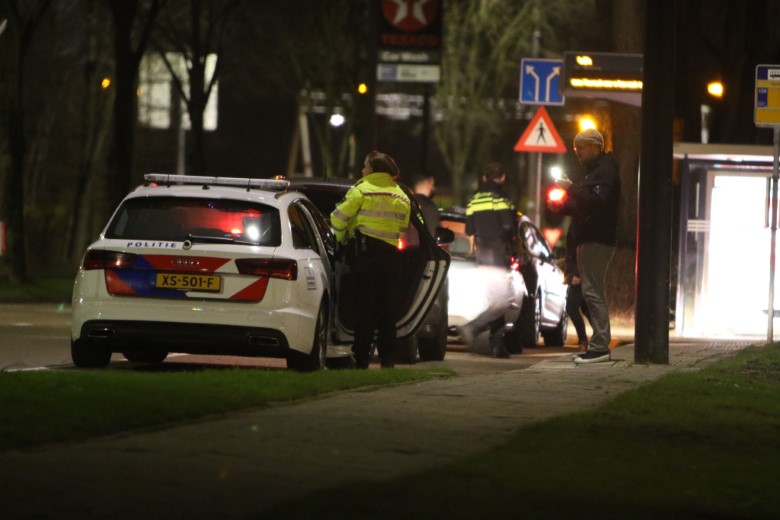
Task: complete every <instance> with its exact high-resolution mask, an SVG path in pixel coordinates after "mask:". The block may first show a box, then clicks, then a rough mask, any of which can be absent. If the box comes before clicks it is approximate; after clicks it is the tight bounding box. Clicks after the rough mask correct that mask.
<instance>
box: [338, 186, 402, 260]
mask: <svg viewBox="0 0 780 520" xmlns="http://www.w3.org/2000/svg"><path fill="white" fill-rule="evenodd" d="M411 211H412V209H411V203H410V202H409V197H407V196H406V194H405V193H404V192H403V190H402V189H401V188H400V187H399V186H398V184H396V182H395V181H394V180H393V177H392V176H391V175H390V174H389V173H382V172H374V173H371V174H369V175H366V176H365V177H363V178H362V179H360V180H359V181H357V182H356V183H355V185H354V186H352V187H351V188H350V189H349V191H347V194H346V196H345V197H344V200H342V201H341V202H339V204H338V206H336V209H335V210H333V213H331V214H330V222H331V225H332V226H333V230H334V232H335V234H336V240H338V241H339V242H341V243H342V244H346V243H347V240H349V238H351V237H352V236H354V234H355V230H360V232H361V233H362V234H364V235H366V236H369V237H373V238H377V239H379V240H383V241H385V242H387V243H388V244H390V245H392V246H397V245H398V239H399V238H400V237H401V236H402V235H403V234H404V232H405V231H406V227H407V226H408V225H409V215H410V214H411Z"/></svg>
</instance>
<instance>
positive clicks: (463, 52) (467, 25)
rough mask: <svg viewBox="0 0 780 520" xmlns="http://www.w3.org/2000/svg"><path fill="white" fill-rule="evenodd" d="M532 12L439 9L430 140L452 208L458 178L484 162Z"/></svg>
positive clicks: (492, 2)
mask: <svg viewBox="0 0 780 520" xmlns="http://www.w3.org/2000/svg"><path fill="white" fill-rule="evenodd" d="M535 8H536V3H535V2H525V3H523V4H521V5H518V3H517V2H512V1H508V0H506V1H504V0H479V1H473V2H448V3H447V4H445V14H444V23H445V27H446V31H445V37H444V55H443V63H442V67H443V71H444V72H443V74H442V77H443V79H442V82H441V84H440V85H439V88H438V91H437V96H436V97H437V104H438V107H439V109H440V110H441V111H442V114H443V118H442V121H441V122H440V123H439V124H437V125H436V126H435V128H434V135H435V138H436V141H437V142H438V144H439V147H440V148H441V150H442V154H443V156H444V159H445V161H446V163H447V166H448V167H449V168H450V171H451V172H452V193H453V198H454V200H455V201H456V203H462V202H463V200H464V186H463V180H464V176H465V175H467V174H468V173H469V172H471V171H474V169H475V168H476V167H477V166H478V165H481V164H484V162H485V161H487V160H488V158H489V155H490V153H491V146H492V141H493V140H494V139H495V138H496V136H497V135H498V134H499V132H500V131H501V130H502V128H503V127H502V120H503V119H504V118H505V116H504V111H503V110H502V109H501V107H502V106H504V104H503V103H502V101H503V99H504V98H505V97H506V91H507V88H508V86H509V85H510V84H511V82H512V81H513V80H514V81H516V79H515V78H516V77H517V70H518V66H519V62H520V57H521V56H522V54H523V50H526V49H527V48H528V46H529V44H530V41H531V34H532V32H533V30H534V23H533V20H534V17H535V16H536V14H535ZM537 14H538V12H537Z"/></svg>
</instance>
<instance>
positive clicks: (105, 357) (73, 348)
mask: <svg viewBox="0 0 780 520" xmlns="http://www.w3.org/2000/svg"><path fill="white" fill-rule="evenodd" d="M70 357H71V359H72V360H73V364H74V365H76V366H77V367H79V368H105V367H106V366H108V362H109V361H111V351H110V350H109V349H107V348H105V347H101V346H99V345H95V344H94V343H91V342H89V341H85V340H83V339H77V340H76V341H72V340H71V342H70Z"/></svg>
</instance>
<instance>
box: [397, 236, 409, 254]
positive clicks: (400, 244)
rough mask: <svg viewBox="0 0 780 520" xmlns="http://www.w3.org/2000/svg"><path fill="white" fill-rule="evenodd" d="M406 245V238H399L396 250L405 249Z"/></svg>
mask: <svg viewBox="0 0 780 520" xmlns="http://www.w3.org/2000/svg"><path fill="white" fill-rule="evenodd" d="M406 246H407V244H406V240H404V237H401V238H399V239H398V250H399V251H403V250H404V249H406Z"/></svg>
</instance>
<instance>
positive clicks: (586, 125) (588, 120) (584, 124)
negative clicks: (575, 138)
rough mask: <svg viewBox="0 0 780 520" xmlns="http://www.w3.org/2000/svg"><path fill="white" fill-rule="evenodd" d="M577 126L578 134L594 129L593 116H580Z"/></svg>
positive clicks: (594, 121)
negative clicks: (578, 128)
mask: <svg viewBox="0 0 780 520" xmlns="http://www.w3.org/2000/svg"><path fill="white" fill-rule="evenodd" d="M577 124H578V125H579V127H580V132H582V131H583V130H588V129H593V130H595V129H596V120H595V119H593V116H591V115H584V116H580V118H579V119H578V120H577Z"/></svg>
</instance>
